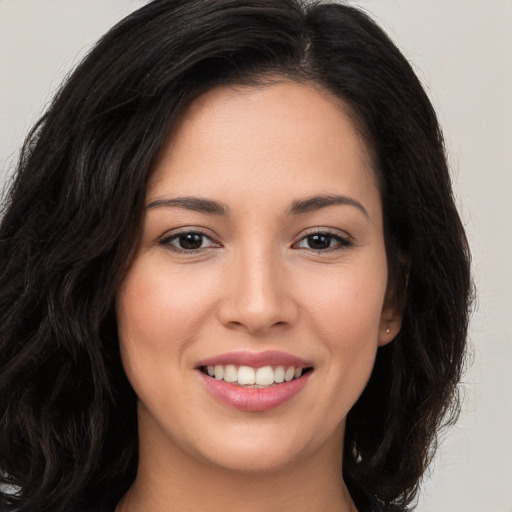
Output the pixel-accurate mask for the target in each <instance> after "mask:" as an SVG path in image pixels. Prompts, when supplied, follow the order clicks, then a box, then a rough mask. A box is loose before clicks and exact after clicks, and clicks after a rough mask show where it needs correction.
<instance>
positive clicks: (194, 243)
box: [179, 233, 203, 249]
mask: <svg viewBox="0 0 512 512" xmlns="http://www.w3.org/2000/svg"><path fill="white" fill-rule="evenodd" d="M179 241H180V246H181V248H182V249H199V248H200V247H201V245H202V243H203V236H202V235H199V234H198V233H187V234H186V235H181V236H180V237H179Z"/></svg>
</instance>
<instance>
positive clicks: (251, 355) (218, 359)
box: [196, 350, 313, 368]
mask: <svg viewBox="0 0 512 512" xmlns="http://www.w3.org/2000/svg"><path fill="white" fill-rule="evenodd" d="M217 364H223V365H226V364H234V365H236V366H251V367H252V368H261V367H262V366H280V365H282V366H294V367H295V368H309V367H311V366H313V363H312V362H311V361H306V360H305V359H302V358H300V357H297V356H294V355H292V354H287V353H286V352H281V351H279V350H266V351H264V352H251V351H249V350H242V351H236V352H227V353H225V354H221V355H218V356H214V357H210V358H208V359H204V360H202V361H199V362H198V363H197V366H196V367H197V368H200V367H201V366H215V365H217Z"/></svg>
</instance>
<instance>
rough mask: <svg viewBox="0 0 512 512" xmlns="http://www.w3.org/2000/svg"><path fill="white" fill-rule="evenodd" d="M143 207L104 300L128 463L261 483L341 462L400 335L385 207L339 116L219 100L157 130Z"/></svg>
mask: <svg viewBox="0 0 512 512" xmlns="http://www.w3.org/2000/svg"><path fill="white" fill-rule="evenodd" d="M146 203H147V209H146V216H145V224H144V233H143V238H142V241H141V244H140V248H139V251H138V254H137V256H136V258H135V260H134V262H133V264H132V266H131V268H130V270H129V273H128V275H127V277H126V279H125V280H124V283H123V285H122V286H121V289H120V290H119V293H118V299H117V314H118V324H119V339H120V345H121V355H122V360H123V364H124V368H125V371H126V374H127V376H128V379H129V381H130V382H131V384H132V386H133V388H134V390H135V392H136V393H137V396H138V398H139V437H140V442H141V458H142V457H143V455H144V454H148V456H151V457H153V458H155V457H156V458H158V457H168V456H169V455H170V454H174V455H175V454H177V453H180V456H182V457H185V458H191V459H194V460H196V461H200V462H208V463H209V464H213V465H214V466H220V467H223V468H228V469H232V470H242V471H256V472H257V471H269V470H276V469H278V468H283V467H286V465H287V464H291V463H297V462H298V461H301V460H304V459H305V458H308V457H315V456H318V454H321V453H324V454H327V453H330V454H333V453H336V458H337V457H338V454H339V457H341V451H342V450H341V446H342V441H343V433H344V425H345V418H346V415H347V413H348V411H349V410H350V408H351V407H352V406H353V405H354V403H355V401H356V400H357V399H358V397H359V396H360V394H361V392H362V391H363V389H364V387H365V384H366V383H367V381H368V379H369V376H370V374H371V371H372V368H373V364H374V359H375V355H376V351H377V348H378V346H379V345H382V344H384V343H387V342H388V341H390V340H391V339H392V337H394V335H395V334H396V330H397V325H398V323H399V319H397V316H396V314H395V311H394V309H393V307H392V306H390V305H387V304H386V301H385V298H386V286H387V275H388V273H387V264H386V253H385V247H384V236H383V219H382V206H381V199H380V195H379V191H378V188H377V186H376V180H375V177H374V174H373V172H372V169H371V168H370V164H369V161H368V158H367V155H366V152H365V147H364V144H363V143H362V141H361V139H360V137H359V136H358V134H357V133H356V131H355V129H354V126H353V124H352V122H351V120H350V118H349V117H348V116H347V114H345V113H344V111H343V110H342V108H341V107H340V106H339V104H338V103H336V100H334V99H333V98H332V97H331V96H330V95H328V94H327V93H325V92H322V91H319V90H317V89H314V88H312V87H309V86H306V85H300V84H297V83H293V82H283V83H280V84H274V85H270V86H266V87H239V88H234V87H219V88H216V89H214V90H212V91H210V92H208V93H206V94H204V95H203V96H201V97H200V98H198V99H196V100H195V101H194V102H193V103H192V104H191V105H190V107H189V108H188V109H187V111H186V112H185V113H184V115H183V116H182V119H181V121H180V122H179V124H178V125H177V126H176V128H175V130H174V131H173V133H172V134H171V136H170V138H169V140H168V142H167V144H166V145H165V147H164V148H163V151H162V153H161V155H160V158H159V160H158V163H157V165H156V169H155V172H154V174H153V177H152V179H151V181H150V184H149V187H148V190H147V202H146ZM388 328H390V331H391V332H386V331H387V329H388ZM214 372H215V374H214V375H209V373H210V374H213V373H214ZM300 372H302V375H301V376H299V377H297V375H299V373H300ZM290 379H292V380H290ZM272 382H273V383H272ZM331 457H332V455H331ZM338 462H339V460H336V461H335V463H338Z"/></svg>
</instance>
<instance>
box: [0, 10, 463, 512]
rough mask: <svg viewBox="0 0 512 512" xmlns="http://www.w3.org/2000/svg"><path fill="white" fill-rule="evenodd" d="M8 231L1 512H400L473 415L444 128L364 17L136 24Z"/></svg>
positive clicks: (58, 123)
mask: <svg viewBox="0 0 512 512" xmlns="http://www.w3.org/2000/svg"><path fill="white" fill-rule="evenodd" d="M0 240H1V243H0V251H1V253H0V258H1V261H2V272H1V278H0V279H1V282H0V290H1V291H0V294H1V295H0V297H1V298H0V304H1V308H0V311H1V317H0V318H1V322H0V344H1V345H0V347H1V349H0V354H1V360H0V375H1V380H0V388H1V393H0V397H1V398H0V400H1V409H0V410H1V411H2V423H1V427H0V447H1V457H0V468H1V472H2V475H3V482H4V483H5V484H8V485H10V486H11V489H10V491H9V492H7V491H3V492H2V494H1V496H2V498H1V500H2V501H1V502H2V504H3V506H4V508H6V509H7V510H17V511H29V510H30V511H50V510H51V511H64V510H66V511H67V510H80V511H83V510H87V511H100V510H101V511H103V510H105V511H113V510H115V511H116V512H137V511H142V510H150V511H155V512H158V511H167V510H179V511H185V510H191V511H192V510H194V511H195V510H205V509H207V508H208V509H209V510H218V509H221V508H222V510H226V509H227V510H231V509H233V510H234V509H240V508H242V507H243V508H244V509H245V510H249V511H252V510H254V511H261V510H275V509H279V510H284V511H286V510H288V509H292V508H293V510H299V511H300V510H322V511H330V510H333V511H334V510H336V511H355V510H358V511H359V512H363V511H377V510H405V509H406V508H407V507H408V506H409V505H410V504H411V502H412V501H413V500H414V498H415V496H416V494H417V490H418V483H419V480H420V478H421V476H422V474H423V472H424V471H425V468H426V466H427V464H428V462H429V460H430V458H431V457H432V454H433V450H434V448H435V441H436V434H437V432H438V429H439V427H440V426H442V425H443V424H445V423H446V422H450V421H452V420H454V419H455V417H456V415H457V410H458V403H457V393H456V385H457V382H458V380H459V378H460V373H461V369H462V366H463V356H464V347H465V339H466V331H467V320H468V305H469V296H470V276H469V255H468V249H467V243H466V239H465V235H464V231H463V228H462V225H461V222H460V219H459V216H458V214H457V211H456V208H455V206H454V201H453V197H452V192H451V185H450V179H449V175H448V171H447V166H446V161H445V156H444V151H443V142H442V135H441V132H440V129H439V126H438V123H437V120H436V117H435V114H434V111H433V109H432V106H431V104H430V102H429V100H428V98H427V97H426V95H425V93H424V91H423V89H422V87H421V85H420V84H419V81H418V79H417V78H416V76H415V75H414V73H413V71H412V70H411V68H410V66H409V64H408V63H407V61H406V60H405V58H404V57H403V56H402V55H401V54H400V52H399V51H398V50H397V48H396V47H395V46H394V45H393V43H392V42H391V41H390V40H389V39H388V38H387V36H386V35H385V34H384V33H383V32H382V31H381V30H380V29H379V28H378V27H377V26H376V25H375V24H374V23H373V22H372V21H371V20H370V19H369V18H368V17H367V16H365V15H364V14H363V13H361V12H360V11H358V10H356V9H354V8H351V7H349V6H344V5H336V4H328V3H327V4H326V3H319V4H314V3H309V4H304V5H303V4H301V3H299V2H297V1H295V0H279V1H276V0H216V1H213V0H210V1H207V0H201V1H200V0H191V1H183V0H182V1H177V0H155V1H153V2H151V3H149V4H148V5H147V6H145V7H143V8H142V9H140V10H139V11H137V12H135V13H133V14H132V15H130V16H128V17H127V18H126V19H125V20H123V21H122V22H121V23H120V24H118V25H117V26H116V27H114V28H113V29H112V30H111V31H110V32H109V33H108V34H107V35H105V36H104V37H103V38H102V40H100V42H99V43H98V45H97V46H96V47H95V49H94V50H93V51H92V52H91V53H90V54H89V55H88V57H87V58H86V59H85V60H84V61H83V63H82V64H81V65H80V66H79V67H78V68H77V69H76V70H75V72H74V73H73V74H72V75H71V76H70V78H69V79H68V81H67V83H66V84H65V85H64V86H63V87H62V89H61V90H60V92H59V93H58V95H57V97H56V98H55V100H54V102H53V104H52V105H51V107H50V108H49V110H48V112H47V113H46V115H45V116H44V117H43V119H42V120H41V121H40V122H39V123H38V125H37V126H36V127H35V129H34V130H33V131H32V133H31V135H30V136H29V138H28V140H27V143H26V145H25V148H24V152H23V156H22V158H21V160H20V163H19V168H18V173H17V177H16V180H15V182H14V184H13V186H12V189H11V191H10V195H9V197H8V200H7V203H6V205H5V208H4V214H3V219H2V225H1V230H0Z"/></svg>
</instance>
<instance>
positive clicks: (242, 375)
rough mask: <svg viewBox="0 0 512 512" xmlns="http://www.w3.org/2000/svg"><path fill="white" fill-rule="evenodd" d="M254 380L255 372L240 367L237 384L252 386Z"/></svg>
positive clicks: (251, 369) (252, 369) (246, 367)
mask: <svg viewBox="0 0 512 512" xmlns="http://www.w3.org/2000/svg"><path fill="white" fill-rule="evenodd" d="M255 379H256V372H255V371H254V368H251V367H250V366H240V368H239V369H238V384H240V386H252V385H253V384H254V381H255Z"/></svg>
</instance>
